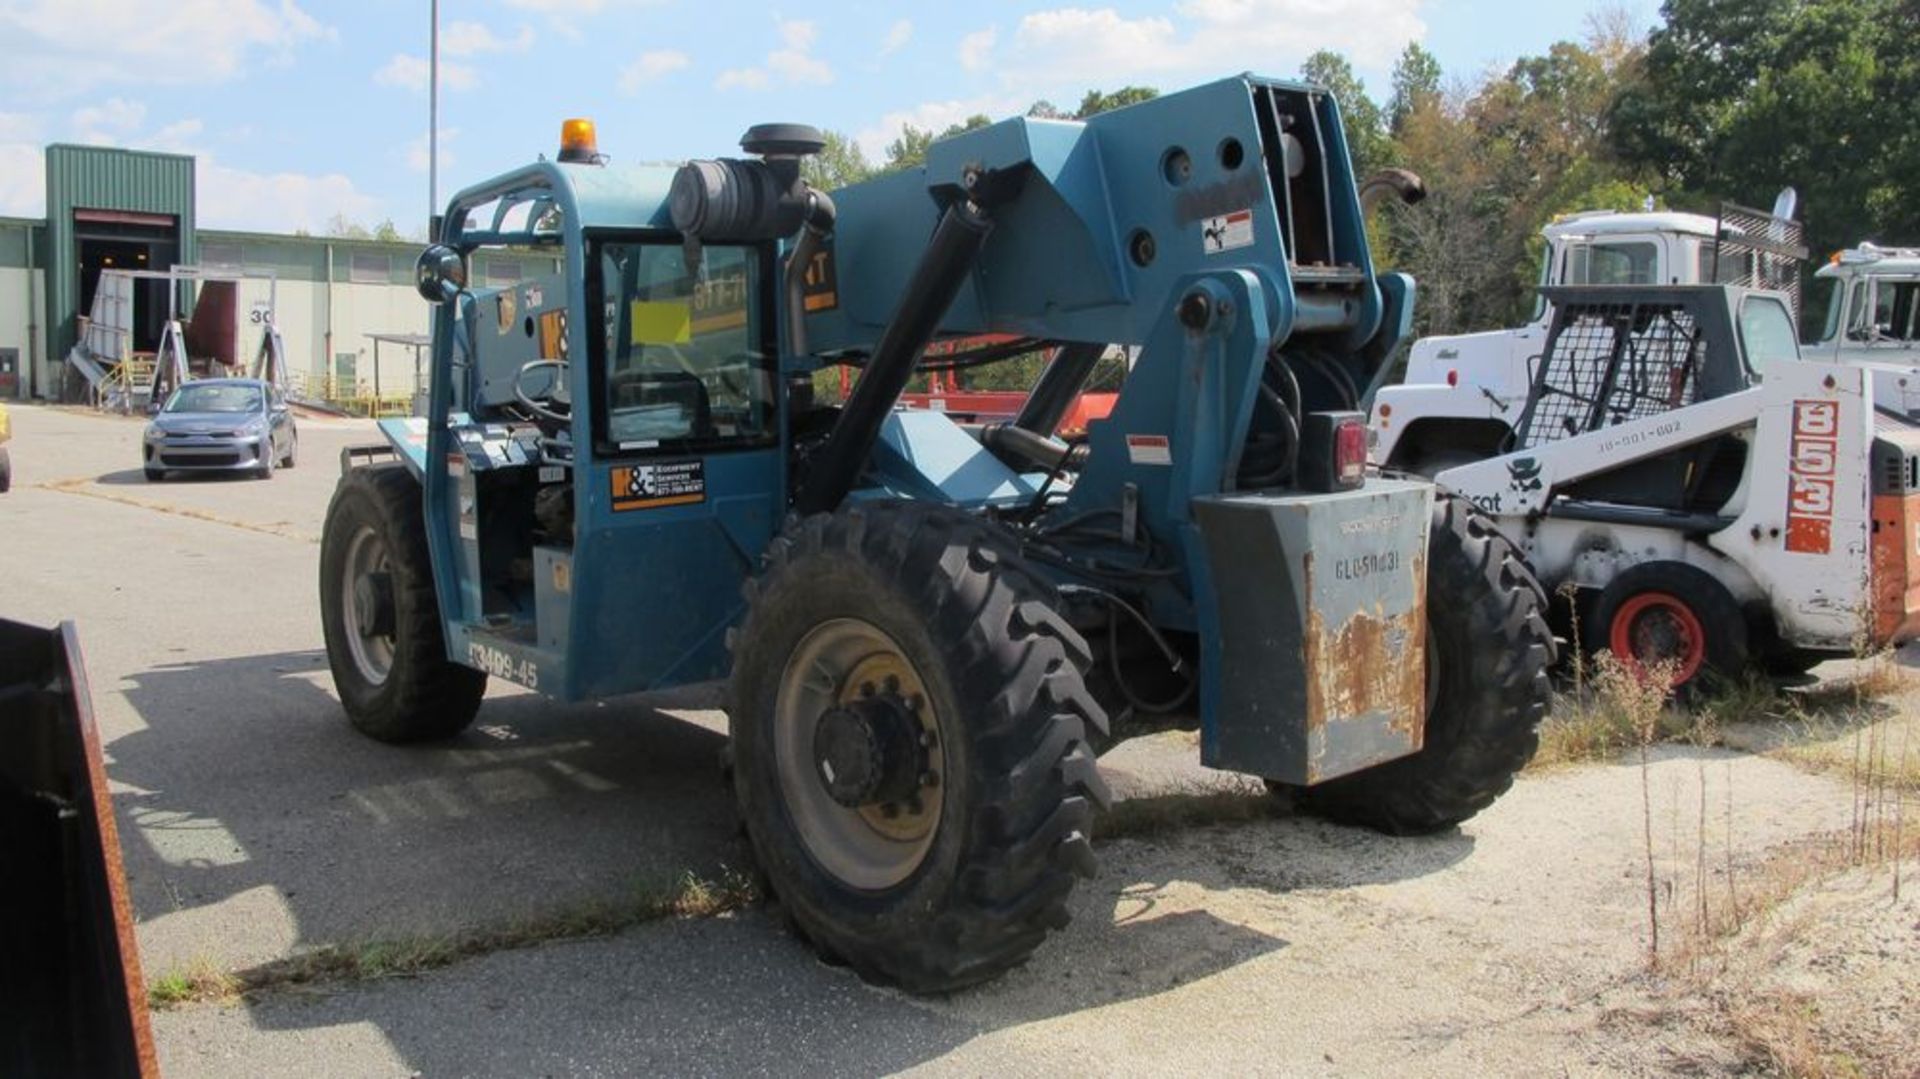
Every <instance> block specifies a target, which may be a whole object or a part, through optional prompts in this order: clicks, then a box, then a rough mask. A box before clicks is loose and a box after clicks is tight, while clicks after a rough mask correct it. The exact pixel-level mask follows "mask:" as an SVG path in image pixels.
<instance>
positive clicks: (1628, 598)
mask: <svg viewBox="0 0 1920 1079" xmlns="http://www.w3.org/2000/svg"><path fill="white" fill-rule="evenodd" d="M1582 637H1583V638H1584V639H1586V640H1587V641H1588V642H1590V644H1591V645H1592V647H1593V648H1595V649H1601V648H1605V649H1608V650H1609V651H1611V652H1612V653H1613V654H1614V655H1615V656H1616V657H1618V658H1619V659H1621V660H1624V661H1626V662H1627V663H1629V664H1632V665H1633V666H1635V667H1640V668H1644V667H1646V666H1648V665H1651V664H1654V663H1661V662H1668V663H1672V664H1674V665H1675V666H1676V671H1675V674H1674V678H1673V691H1674V693H1676V694H1679V695H1681V696H1689V695H1697V694H1699V693H1701V692H1702V691H1704V690H1705V689H1706V688H1707V687H1708V686H1709V685H1710V684H1711V683H1713V682H1714V681H1716V680H1732V679H1738V678H1740V677H1741V676H1742V675H1743V674H1745V672H1746V670H1747V665H1748V663H1749V661H1750V658H1751V655H1752V652H1751V650H1750V648H1749V643H1748V633H1747V620H1746V617H1745V616H1744V615H1743V614H1742V613H1741V611H1740V604H1739V603H1738V602H1736V601H1735V600H1734V598H1733V596H1732V594H1731V593H1729V592H1728V591H1727V590H1726V588H1725V587H1724V586H1722V585H1721V584H1720V582H1719V581H1716V580H1714V579H1713V576H1712V575H1711V574H1709V573H1707V571H1705V570H1703V569H1700V568H1698V567H1696V566H1691V565H1688V564H1687V563H1685V562H1642V563H1640V564H1639V565H1637V566H1632V567H1629V568H1628V569H1627V570H1625V571H1624V572H1622V573H1621V574H1620V575H1619V576H1617V577H1615V578H1614V579H1613V580H1611V581H1609V582H1607V587H1605V588H1603V589H1601V590H1600V598H1599V599H1598V600H1597V601H1595V603H1594V605H1593V621H1592V623H1591V625H1590V626H1589V628H1588V632H1586V633H1584V634H1582Z"/></svg>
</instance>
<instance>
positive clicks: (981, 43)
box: [959, 26, 1000, 71]
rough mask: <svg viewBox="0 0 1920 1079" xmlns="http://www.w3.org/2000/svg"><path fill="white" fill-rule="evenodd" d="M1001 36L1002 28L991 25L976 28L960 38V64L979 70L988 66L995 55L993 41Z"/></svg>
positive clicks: (972, 69) (966, 67)
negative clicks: (980, 28)
mask: <svg viewBox="0 0 1920 1079" xmlns="http://www.w3.org/2000/svg"><path fill="white" fill-rule="evenodd" d="M999 37H1000V29H999V28H998V27H995V26H989V27H987V28H986V29H985V30H975V31H974V32H973V33H971V34H968V35H967V36H965V37H963V38H961V39H960V51H959V56H960V66H961V67H963V68H965V69H967V70H968V71H979V70H980V69H981V68H984V67H986V66H987V61H988V60H990V59H992V57H993V43H994V42H995V41H996V40H998V39H999Z"/></svg>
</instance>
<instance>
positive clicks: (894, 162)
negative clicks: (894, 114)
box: [880, 113, 993, 172]
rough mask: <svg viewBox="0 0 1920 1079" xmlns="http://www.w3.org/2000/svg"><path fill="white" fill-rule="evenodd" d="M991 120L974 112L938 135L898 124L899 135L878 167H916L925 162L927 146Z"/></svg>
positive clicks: (929, 130) (891, 143)
mask: <svg viewBox="0 0 1920 1079" xmlns="http://www.w3.org/2000/svg"><path fill="white" fill-rule="evenodd" d="M991 123H993V121H992V120H991V119H990V118H988V117H987V116H985V115H982V114H980V113H975V114H974V115H972V116H969V117H967V118H966V119H965V120H964V121H962V122H960V123H957V124H949V125H947V127H946V129H945V130H943V131H941V132H940V133H939V134H938V135H936V134H934V133H933V131H932V130H931V129H925V130H923V129H921V128H917V127H915V126H913V125H912V124H902V125H900V137H899V138H897V139H894V140H893V141H892V142H890V143H888V144H887V160H886V164H884V165H882V166H881V167H880V171H882V172H898V171H899V170H901V169H910V168H918V167H920V166H922V165H925V164H926V163H927V147H929V146H932V145H933V144H934V143H936V142H939V141H940V140H941V139H950V138H952V137H953V136H955V135H958V134H960V133H961V132H963V131H973V130H976V129H978V128H982V127H986V126H987V125H989V124H991Z"/></svg>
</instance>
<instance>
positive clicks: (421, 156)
mask: <svg viewBox="0 0 1920 1079" xmlns="http://www.w3.org/2000/svg"><path fill="white" fill-rule="evenodd" d="M459 137H460V129H459V128H457V127H443V128H441V129H440V145H439V146H437V147H435V148H434V149H436V150H438V151H439V155H440V174H441V175H442V176H444V175H446V173H447V169H448V167H449V166H451V165H452V164H453V163H454V161H456V160H457V159H456V158H455V157H454V156H453V150H452V149H451V146H452V144H453V141H454V140H455V139H457V138H459ZM407 168H409V169H411V170H412V171H414V172H426V171H427V137H426V136H425V135H416V136H414V137H413V138H412V139H410V140H409V141H408V142H407Z"/></svg>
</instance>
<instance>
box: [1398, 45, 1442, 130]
mask: <svg viewBox="0 0 1920 1079" xmlns="http://www.w3.org/2000/svg"><path fill="white" fill-rule="evenodd" d="M1392 82H1393V88H1392V94H1391V95H1390V96H1389V97H1388V98H1387V127H1388V129H1389V130H1391V131H1392V132H1393V133H1394V134H1395V135H1398V134H1399V133H1400V126H1401V125H1402V124H1404V123H1406V122H1407V117H1408V116H1411V115H1412V114H1413V113H1414V112H1415V110H1417V109H1419V108H1420V107H1421V106H1423V105H1430V104H1432V103H1433V102H1434V101H1435V100H1437V99H1438V98H1439V96H1440V61H1439V60H1438V59H1437V58H1435V56H1434V55H1433V54H1432V53H1430V52H1428V51H1427V50H1425V49H1423V48H1421V47H1420V43H1419V42H1417V41H1409V42H1407V47H1406V48H1405V49H1403V50H1401V53H1400V59H1398V60H1396V61H1394V65H1393V80H1392Z"/></svg>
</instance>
